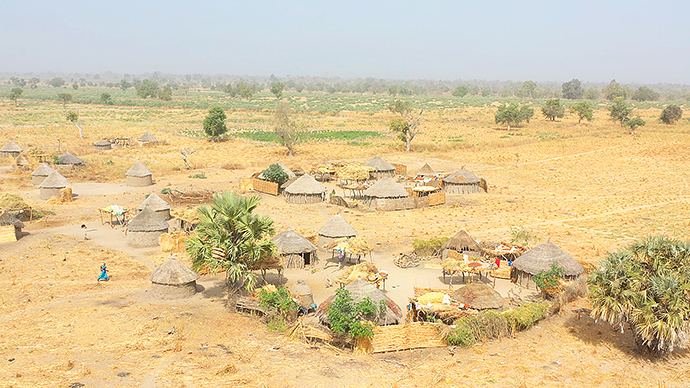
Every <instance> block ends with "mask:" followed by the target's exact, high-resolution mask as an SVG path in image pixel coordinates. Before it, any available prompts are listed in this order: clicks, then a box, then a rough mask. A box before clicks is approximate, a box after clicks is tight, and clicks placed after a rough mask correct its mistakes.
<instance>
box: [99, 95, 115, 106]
mask: <svg viewBox="0 0 690 388" xmlns="http://www.w3.org/2000/svg"><path fill="white" fill-rule="evenodd" d="M101 104H103V105H113V96H112V95H111V94H110V93H101Z"/></svg>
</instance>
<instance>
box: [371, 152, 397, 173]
mask: <svg viewBox="0 0 690 388" xmlns="http://www.w3.org/2000/svg"><path fill="white" fill-rule="evenodd" d="M364 165H365V166H369V167H373V168H375V169H376V170H377V171H395V166H393V165H392V164H390V163H388V162H386V161H385V160H383V158H382V157H380V156H378V155H376V156H374V157H373V158H371V159H370V160H369V161H368V162H366V163H364Z"/></svg>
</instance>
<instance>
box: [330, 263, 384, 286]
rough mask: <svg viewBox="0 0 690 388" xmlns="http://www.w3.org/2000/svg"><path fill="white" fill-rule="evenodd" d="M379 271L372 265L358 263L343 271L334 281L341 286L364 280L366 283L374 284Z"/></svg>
mask: <svg viewBox="0 0 690 388" xmlns="http://www.w3.org/2000/svg"><path fill="white" fill-rule="evenodd" d="M379 276H380V275H379V270H378V268H376V266H375V265H374V264H371V263H366V262H365V263H360V264H357V265H353V266H351V267H347V268H345V270H344V271H343V272H342V273H341V274H340V275H338V277H337V278H336V281H337V282H338V283H342V284H350V283H352V282H354V281H355V280H357V279H364V280H366V281H368V282H375V281H377V280H378V279H379Z"/></svg>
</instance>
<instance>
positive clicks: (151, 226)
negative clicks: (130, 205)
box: [127, 206, 168, 232]
mask: <svg viewBox="0 0 690 388" xmlns="http://www.w3.org/2000/svg"><path fill="white" fill-rule="evenodd" d="M127 230H128V231H130V232H159V231H162V230H168V223H167V222H165V220H164V219H163V218H162V217H161V216H159V215H158V213H156V212H154V211H153V210H151V208H150V207H148V206H146V207H144V210H142V211H141V213H139V214H137V216H136V217H134V218H133V219H132V221H130V222H129V224H127Z"/></svg>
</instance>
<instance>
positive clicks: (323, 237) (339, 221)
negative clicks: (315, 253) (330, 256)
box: [318, 214, 357, 248]
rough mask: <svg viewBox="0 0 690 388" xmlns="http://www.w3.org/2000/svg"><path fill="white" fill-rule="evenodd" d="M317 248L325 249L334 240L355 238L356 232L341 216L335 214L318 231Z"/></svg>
mask: <svg viewBox="0 0 690 388" xmlns="http://www.w3.org/2000/svg"><path fill="white" fill-rule="evenodd" d="M318 235H319V247H321V248H325V247H326V245H329V244H330V243H332V242H333V241H335V240H338V239H341V238H349V237H355V236H357V231H356V230H355V228H353V227H352V225H350V223H348V222H347V221H345V219H344V218H343V216H341V215H340V214H336V215H334V216H333V217H331V219H330V220H328V221H326V223H325V224H323V226H322V227H321V229H319V231H318Z"/></svg>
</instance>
